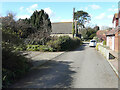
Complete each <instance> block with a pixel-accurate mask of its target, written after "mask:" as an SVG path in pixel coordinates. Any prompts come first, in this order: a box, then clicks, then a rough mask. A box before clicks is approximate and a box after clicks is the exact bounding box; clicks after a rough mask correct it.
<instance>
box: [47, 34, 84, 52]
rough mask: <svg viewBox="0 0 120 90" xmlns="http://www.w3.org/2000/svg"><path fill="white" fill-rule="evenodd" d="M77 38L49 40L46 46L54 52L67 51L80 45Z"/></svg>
mask: <svg viewBox="0 0 120 90" xmlns="http://www.w3.org/2000/svg"><path fill="white" fill-rule="evenodd" d="M80 43H82V42H81V40H80V39H79V38H77V37H76V38H74V39H72V38H70V37H69V36H60V37H58V39H57V40H50V41H49V42H48V43H47V45H48V46H49V47H51V48H53V49H54V50H56V51H68V50H72V49H74V48H75V47H77V46H79V45H80Z"/></svg>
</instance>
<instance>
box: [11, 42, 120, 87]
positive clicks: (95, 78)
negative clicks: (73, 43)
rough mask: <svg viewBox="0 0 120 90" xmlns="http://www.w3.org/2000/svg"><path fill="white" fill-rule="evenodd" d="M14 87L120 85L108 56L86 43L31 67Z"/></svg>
mask: <svg viewBox="0 0 120 90" xmlns="http://www.w3.org/2000/svg"><path fill="white" fill-rule="evenodd" d="M38 62H39V61H38ZM12 87H13V88H118V78H117V76H116V74H115V73H114V71H113V70H112V68H111V67H110V65H109V64H108V62H107V61H106V60H105V58H104V57H103V56H102V55H101V54H99V53H98V52H97V51H96V50H95V48H93V47H88V44H87V43H86V44H83V45H82V46H80V47H79V48H78V49H76V50H75V51H70V52H66V53H64V54H62V55H60V56H58V57H57V58H54V59H53V60H50V61H48V62H46V63H44V64H43V65H41V66H39V67H37V68H35V69H33V70H31V71H30V72H29V73H28V74H27V75H26V76H25V77H24V78H23V79H21V80H20V81H19V82H17V83H16V84H14V85H13V86H12Z"/></svg>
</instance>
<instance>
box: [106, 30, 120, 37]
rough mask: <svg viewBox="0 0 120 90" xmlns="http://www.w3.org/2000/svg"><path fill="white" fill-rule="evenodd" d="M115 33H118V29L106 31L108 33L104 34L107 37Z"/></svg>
mask: <svg viewBox="0 0 120 90" xmlns="http://www.w3.org/2000/svg"><path fill="white" fill-rule="evenodd" d="M117 32H118V29H112V30H110V31H108V32H107V33H106V35H107V36H110V35H115V33H117Z"/></svg>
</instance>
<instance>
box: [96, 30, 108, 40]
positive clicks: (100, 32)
mask: <svg viewBox="0 0 120 90" xmlns="http://www.w3.org/2000/svg"><path fill="white" fill-rule="evenodd" d="M108 31H109V30H98V31H97V32H96V36H97V37H98V38H99V40H100V41H104V40H106V34H107V32H108Z"/></svg>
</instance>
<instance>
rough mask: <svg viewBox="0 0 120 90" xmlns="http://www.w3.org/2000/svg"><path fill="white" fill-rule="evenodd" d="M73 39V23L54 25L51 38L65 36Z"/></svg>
mask: <svg viewBox="0 0 120 90" xmlns="http://www.w3.org/2000/svg"><path fill="white" fill-rule="evenodd" d="M65 35H68V36H70V37H72V22H56V23H52V32H51V36H65Z"/></svg>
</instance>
